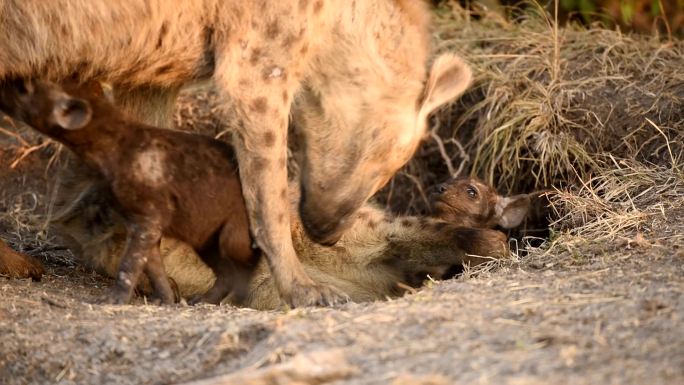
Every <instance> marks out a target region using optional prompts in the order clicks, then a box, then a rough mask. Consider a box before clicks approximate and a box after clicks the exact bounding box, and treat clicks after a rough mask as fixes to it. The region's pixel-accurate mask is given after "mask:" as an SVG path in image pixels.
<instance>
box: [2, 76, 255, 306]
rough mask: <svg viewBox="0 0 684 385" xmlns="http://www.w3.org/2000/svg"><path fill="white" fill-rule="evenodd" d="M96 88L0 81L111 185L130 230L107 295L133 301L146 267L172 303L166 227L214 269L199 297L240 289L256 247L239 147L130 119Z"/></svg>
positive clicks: (31, 117) (28, 118)
mask: <svg viewBox="0 0 684 385" xmlns="http://www.w3.org/2000/svg"><path fill="white" fill-rule="evenodd" d="M98 88H99V84H94V83H88V84H85V85H77V84H76V83H75V82H73V83H66V84H64V85H63V86H58V85H55V84H52V83H48V82H42V81H27V80H22V79H18V80H13V81H10V82H6V83H5V84H3V85H2V86H0V109H2V110H4V111H5V112H6V113H8V114H9V115H10V116H12V117H14V118H17V119H19V120H23V121H24V122H26V123H27V124H29V125H30V126H32V127H33V128H35V129H36V130H38V131H40V132H42V133H44V134H46V135H48V136H50V137H51V138H54V139H55V140H57V141H59V142H61V143H63V144H65V145H66V146H67V147H68V148H70V149H71V150H72V151H73V152H74V153H75V154H76V155H77V156H79V157H80V158H82V159H83V160H84V161H85V163H86V164H87V165H89V166H90V167H92V168H93V169H94V170H97V171H98V172H99V173H101V174H102V177H103V179H104V180H105V181H106V183H107V184H108V187H109V188H110V189H111V193H112V197H113V201H112V204H114V205H116V206H118V207H117V208H118V209H119V210H120V212H121V213H122V214H123V216H124V218H125V222H126V229H127V239H126V247H125V248H124V252H123V256H122V258H121V265H120V267H119V273H118V276H117V280H116V285H115V286H114V288H113V290H112V292H111V294H110V296H109V297H108V299H107V300H108V301H110V302H113V303H127V302H128V301H129V300H130V298H131V295H132V292H133V289H134V288H135V286H136V284H137V282H138V280H139V278H140V276H141V273H142V272H143V271H144V272H145V274H147V276H148V278H149V279H150V282H151V283H152V286H153V287H154V291H155V295H156V297H158V299H159V300H160V301H161V302H163V303H173V302H174V293H173V291H172V289H171V286H170V284H169V279H168V277H167V275H166V273H165V272H164V268H163V265H162V259H161V255H160V251H159V245H160V240H161V238H162V235H165V236H171V237H174V238H177V239H179V240H182V241H184V242H186V243H188V244H189V245H191V246H192V247H193V248H194V249H195V250H196V251H197V253H198V254H199V255H200V256H201V257H202V259H203V260H204V261H205V262H206V263H207V265H209V267H211V268H212V270H213V271H214V272H215V274H216V277H217V279H216V282H215V283H214V286H213V287H212V288H211V289H210V290H209V291H208V292H207V293H206V294H204V295H203V296H201V297H198V298H195V302H197V301H202V302H209V303H219V302H220V301H221V300H222V299H223V298H224V297H225V296H226V295H228V294H229V293H230V292H231V290H232V291H233V292H234V294H235V296H236V297H241V296H243V295H244V294H245V293H244V292H245V291H246V288H247V283H248V280H249V277H250V275H251V272H252V269H253V267H254V266H255V265H256V262H257V259H258V255H259V252H258V251H257V250H254V249H253V248H252V238H251V236H250V233H249V224H248V218H247V212H246V210H245V203H244V200H243V197H242V190H241V185H240V179H239V175H238V170H237V162H236V160H235V157H234V154H233V149H232V148H231V147H230V146H229V145H227V144H225V143H223V142H220V141H218V140H215V139H212V138H209V137H205V136H200V135H195V134H189V133H185V132H179V131H172V130H168V129H160V128H155V127H150V126H147V125H144V124H140V123H136V122H133V121H131V120H129V119H127V118H126V117H124V116H122V114H121V112H120V111H118V110H117V109H116V108H115V107H114V106H113V105H112V104H111V103H109V101H108V100H107V99H105V98H104V97H102V96H101V92H95V91H94V89H98Z"/></svg>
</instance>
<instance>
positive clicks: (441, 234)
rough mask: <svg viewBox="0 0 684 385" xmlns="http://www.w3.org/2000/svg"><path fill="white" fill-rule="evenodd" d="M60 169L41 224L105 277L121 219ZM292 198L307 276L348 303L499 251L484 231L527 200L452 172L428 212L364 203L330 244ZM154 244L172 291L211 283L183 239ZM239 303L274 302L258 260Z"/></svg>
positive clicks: (494, 237) (94, 189)
mask: <svg viewBox="0 0 684 385" xmlns="http://www.w3.org/2000/svg"><path fill="white" fill-rule="evenodd" d="M64 171H65V172H64V175H63V177H62V178H61V181H62V184H61V186H60V188H59V189H58V192H59V193H58V196H57V200H56V206H57V210H56V214H55V216H54V218H53V221H52V227H51V230H52V231H54V232H56V233H57V234H58V235H60V236H61V238H63V239H64V240H65V241H66V242H67V245H68V246H69V247H70V249H71V250H73V251H74V252H75V254H76V255H77V256H79V257H80V259H82V261H83V262H84V263H85V264H86V265H88V266H89V267H91V268H93V269H95V270H97V271H99V272H101V273H103V274H106V275H109V276H112V277H115V276H116V272H117V267H118V264H119V258H120V255H121V253H120V251H121V250H122V249H123V247H124V240H125V234H126V233H125V226H124V225H123V224H124V222H123V217H122V215H121V213H120V212H119V211H118V210H117V209H116V208H115V207H113V206H112V205H111V203H110V202H111V193H110V192H109V191H108V189H107V188H106V184H103V183H102V182H101V181H100V180H99V177H98V176H97V175H94V174H92V173H91V172H89V171H88V169H87V168H84V167H83V166H82V165H78V164H75V165H74V167H69V168H68V169H66V170H64ZM298 195H299V194H298V189H297V185H296V184H291V185H290V202H291V212H290V220H291V222H292V224H293V227H292V238H293V241H294V242H293V243H294V245H295V249H296V250H297V254H298V255H299V258H300V260H301V262H302V264H303V266H304V269H305V270H306V272H307V274H309V275H310V276H311V277H312V279H314V281H316V282H317V283H320V284H326V285H330V286H332V287H334V288H336V289H337V290H339V291H343V292H345V293H347V294H348V295H349V297H350V299H351V300H352V301H355V302H361V301H371V300H382V299H385V298H388V297H396V296H398V295H401V294H402V293H403V292H404V290H405V288H406V286H412V287H418V286H420V285H421V284H422V282H423V280H424V279H425V278H426V276H427V275H428V274H429V275H430V276H431V277H434V278H441V277H442V275H443V274H444V273H445V272H447V271H450V270H451V267H452V266H462V265H464V264H470V265H476V264H479V263H482V262H484V261H487V260H490V259H491V258H502V257H505V256H506V255H507V253H508V248H507V240H506V236H505V235H504V234H503V233H501V232H500V231H496V230H492V229H489V228H490V227H494V226H497V225H499V226H501V227H504V228H511V227H515V226H517V225H518V224H519V223H520V222H521V221H522V220H523V218H524V217H525V214H526V212H527V210H528V206H529V198H528V196H527V195H517V196H513V197H503V196H500V195H499V194H497V192H496V191H495V190H494V189H493V188H492V187H491V186H489V185H487V184H485V183H483V182H481V181H479V180H477V179H474V178H467V179H459V180H455V181H452V182H450V183H446V184H444V185H441V186H439V187H438V188H437V189H436V191H435V193H434V194H433V195H431V200H432V205H433V207H434V211H433V213H431V214H430V215H428V216H425V217H416V216H398V217H397V216H393V215H391V214H389V213H387V212H386V211H385V210H382V209H380V208H378V207H376V206H374V205H372V204H366V205H365V206H363V207H362V208H361V210H360V211H359V213H358V214H357V215H356V216H355V217H354V218H352V223H351V227H350V229H349V230H348V231H347V232H345V233H344V235H343V236H342V238H341V239H340V241H339V242H338V243H337V244H336V245H335V246H333V247H325V246H322V245H319V244H317V243H316V242H314V241H312V240H311V239H310V238H309V237H308V236H307V235H306V233H305V231H304V230H303V228H302V225H301V222H300V219H299V216H298V215H297V211H296V207H297V202H298V200H299V197H298ZM196 199H202V197H201V196H199V195H198V196H197V197H196ZM161 246H162V255H163V259H164V267H165V268H166V271H167V273H168V274H169V276H170V277H171V278H172V279H173V280H174V281H175V282H176V284H177V285H178V288H179V290H180V294H181V295H182V296H184V297H192V296H196V295H198V294H201V293H203V292H205V291H206V290H208V289H209V288H210V287H211V286H212V284H213V281H214V279H215V278H214V275H213V273H212V271H211V270H210V269H208V268H207V267H206V266H205V265H204V264H203V263H202V262H201V260H200V259H199V258H198V256H197V255H196V254H195V252H194V251H193V249H192V248H190V247H188V245H187V244H185V243H184V242H181V241H179V240H177V239H175V238H173V237H163V238H162V242H161ZM141 289H142V290H143V291H148V290H149V288H148V287H142V288H141ZM234 303H236V302H234ZM236 304H237V303H236ZM243 304H244V305H245V306H248V307H252V308H256V309H274V308H278V307H280V306H282V305H283V302H282V300H281V298H280V297H279V295H278V291H277V287H276V283H275V281H274V278H273V276H272V275H271V272H270V269H269V268H268V266H267V264H266V261H264V260H262V261H261V262H260V263H259V265H258V266H257V268H256V272H255V274H254V278H253V279H252V281H251V283H250V285H249V290H248V295H247V298H246V301H245V302H244V303H243Z"/></svg>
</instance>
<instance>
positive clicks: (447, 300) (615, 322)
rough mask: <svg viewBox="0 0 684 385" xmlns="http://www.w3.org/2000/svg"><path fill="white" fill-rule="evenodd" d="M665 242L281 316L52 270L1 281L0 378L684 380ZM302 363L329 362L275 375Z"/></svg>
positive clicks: (683, 342)
mask: <svg viewBox="0 0 684 385" xmlns="http://www.w3.org/2000/svg"><path fill="white" fill-rule="evenodd" d="M675 226H677V225H676V224H675ZM670 230H671V231H673V233H672V235H671V236H668V237H666V238H664V239H661V240H658V241H657V242H656V241H652V243H653V244H652V245H651V246H644V245H641V246H639V245H637V244H635V243H634V242H628V241H624V242H622V241H616V242H615V244H603V245H591V244H588V245H587V247H586V248H584V249H582V250H579V251H578V252H576V253H574V254H573V256H572V257H571V256H569V255H568V256H558V258H552V259H549V258H548V256H546V257H544V258H535V257H528V258H526V259H525V258H524V259H523V262H522V264H515V265H511V266H507V267H503V268H499V269H497V270H495V271H492V272H485V273H482V274H480V275H478V276H471V277H460V278H457V279H453V280H448V281H444V282H439V283H431V284H429V285H428V286H427V287H425V288H424V289H422V290H420V291H417V292H416V293H413V294H410V295H407V296H405V297H403V298H401V299H398V300H394V301H389V302H379V303H370V304H348V305H345V306H342V307H339V308H335V309H296V310H291V311H286V312H258V311H253V310H248V309H237V308H233V307H229V306H221V307H215V306H200V307H190V306H184V305H177V306H166V307H159V306H153V305H145V304H144V302H143V299H138V303H136V304H133V305H127V306H107V305H98V304H96V303H97V299H98V298H99V297H100V296H101V295H103V294H104V290H105V289H106V288H107V287H108V285H110V284H111V281H110V280H108V279H106V278H102V277H100V276H98V275H96V274H94V273H90V272H87V271H84V270H83V269H82V268H81V267H78V266H64V265H60V264H54V263H53V264H49V265H48V270H49V273H48V274H47V276H45V277H44V279H43V280H42V281H41V282H31V281H29V280H8V279H5V278H0V293H1V298H2V301H0V379H2V381H0V382H2V383H4V384H44V383H63V384H71V383H73V384H83V383H111V384H163V383H185V382H190V381H194V380H198V379H206V378H211V377H215V376H219V375H224V374H228V373H233V376H248V377H250V378H252V379H254V378H256V379H257V380H255V381H257V382H254V383H269V384H270V383H274V384H275V383H281V382H269V380H268V379H269V378H271V377H269V376H271V375H273V371H274V370H275V371H276V372H275V373H276V374H277V375H276V376H275V377H279V378H281V379H282V378H289V377H287V376H288V375H292V376H295V374H296V376H299V377H296V376H295V377H296V378H297V379H300V380H301V381H302V382H301V383H334V384H385V383H397V384H398V383H407V384H409V383H425V384H428V383H434V384H442V383H464V384H465V383H469V384H470V383H478V384H542V383H543V384H550V383H567V384H585V383H586V384H597V383H601V384H644V383H649V384H652V385H655V384H676V383H684V323H683V321H684V297H683V296H682V293H684V236H683V235H682V234H684V231H682V230H684V229H683V228H682V227H674V228H671V229H670ZM665 235H667V234H665ZM646 239H649V235H648V234H647V235H646ZM578 256H579V257H578ZM302 357H304V358H312V357H313V358H315V357H324V358H326V357H327V358H326V359H331V360H333V361H332V362H328V363H327V364H326V363H325V362H324V363H320V364H317V365H313V364H310V365H307V364H306V362H308V361H304V362H305V364H303V366H302V367H299V368H298V369H297V370H294V369H293V370H290V371H287V370H286V371H285V372H278V370H281V369H282V367H283V365H287V363H288V362H292V360H295V361H296V360H297V359H300V358H302ZM326 365H327V366H326ZM316 369H318V372H316ZM293 372H296V373H295V374H292V373H293ZM288 373H289V374H288ZM231 378H233V379H236V378H244V377H231ZM293 378H294V377H293ZM262 380H263V381H262ZM258 381H262V382H258ZM232 382H233V381H228V382H226V383H232ZM285 383H288V382H285Z"/></svg>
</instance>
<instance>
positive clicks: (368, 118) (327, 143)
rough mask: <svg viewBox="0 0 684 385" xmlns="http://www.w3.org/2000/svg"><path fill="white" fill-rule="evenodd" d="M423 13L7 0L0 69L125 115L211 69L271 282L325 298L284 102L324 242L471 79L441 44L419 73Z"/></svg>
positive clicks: (293, 4) (314, 225)
mask: <svg viewBox="0 0 684 385" xmlns="http://www.w3.org/2000/svg"><path fill="white" fill-rule="evenodd" d="M428 19H429V12H428V10H427V9H426V6H425V5H424V4H423V2H422V1H420V0H366V1H361V0H349V1H336V0H258V1H222V0H183V1H180V0H177V1H168V0H117V1H110V0H53V1H49V2H46V1H44V0H21V1H19V0H16V1H15V0H9V1H4V2H2V3H0V80H1V79H2V78H5V77H8V76H20V77H31V76H39V75H41V76H42V75H45V76H47V77H49V78H52V79H58V78H63V77H66V76H70V75H72V74H73V73H78V75H79V77H80V78H81V79H83V80H90V79H99V80H104V81H107V82H109V83H111V84H113V86H114V95H115V97H116V99H117V100H118V102H119V103H120V105H122V106H123V107H124V108H126V109H127V110H128V111H129V112H130V113H132V114H134V115H135V116H136V117H137V118H139V119H142V120H143V121H145V122H147V123H153V124H154V125H157V126H164V125H167V124H168V122H169V120H170V112H171V111H170V108H171V106H172V105H173V100H174V98H175V96H176V94H177V92H178V90H179V88H180V87H182V86H183V85H184V84H187V83H189V82H192V81H195V80H202V79H208V78H212V79H213V81H214V82H215V83H216V85H217V88H218V90H219V92H220V94H221V95H222V98H223V100H224V102H225V103H224V107H225V108H226V109H230V110H231V114H232V116H233V117H234V119H235V120H234V122H235V124H234V129H235V134H236V135H235V141H234V143H235V146H236V152H237V157H238V160H239V162H240V174H241V175H240V178H241V180H242V182H243V183H242V188H243V192H244V198H245V201H246V204H247V208H248V211H249V219H250V226H251V228H252V232H253V234H254V235H255V238H256V242H257V244H258V245H259V246H260V248H261V249H262V250H263V251H264V253H265V255H266V256H267V260H268V263H269V266H270V268H271V270H272V272H273V275H274V279H275V282H276V284H277V287H278V291H279V292H280V294H281V295H282V297H283V298H284V299H285V301H286V302H288V303H290V304H292V305H295V306H296V305H312V304H330V303H333V302H335V300H336V299H337V298H339V297H340V295H339V293H336V292H335V291H334V290H332V289H330V288H329V287H326V286H324V285H320V284H316V283H314V282H313V281H312V280H311V279H310V278H309V277H308V276H307V275H306V273H305V272H304V269H303V268H302V265H301V263H300V262H299V261H298V260H297V255H296V253H295V250H294V248H293V245H292V241H291V239H290V221H289V217H290V216H289V215H288V212H289V207H288V202H287V198H286V196H287V193H286V191H287V175H286V174H287V173H286V154H287V151H286V142H287V126H288V116H289V114H290V113H292V116H293V117H294V119H295V123H296V126H297V127H298V130H297V137H298V140H299V141H300V142H301V145H300V148H301V149H302V150H301V158H300V161H299V163H300V168H301V181H300V184H301V189H302V199H301V200H300V204H299V207H300V209H299V211H300V214H301V218H302V223H303V225H304V228H305V229H306V231H307V233H308V234H309V235H310V236H311V237H312V238H313V239H314V240H316V241H317V242H319V243H325V244H332V243H334V242H335V241H336V240H338V239H339V238H340V236H341V234H342V232H343V231H344V230H345V229H346V228H348V227H349V226H350V225H351V222H352V220H351V219H352V218H354V216H355V215H356V211H357V210H358V209H359V208H360V207H361V206H362V205H363V203H364V202H365V201H366V200H367V199H368V198H369V197H370V196H371V195H372V194H373V193H374V192H375V191H377V190H378V189H379V188H380V187H382V186H383V185H384V184H385V183H386V181H387V180H388V179H389V178H390V177H391V175H392V174H393V173H394V172H395V171H396V170H397V169H398V168H399V167H401V166H402V165H403V164H404V163H406V161H407V160H408V159H409V158H410V156H411V155H412V154H413V152H414V151H415V149H416V147H417V145H418V143H419V141H420V139H421V138H422V136H423V134H424V132H425V126H426V117H427V115H428V114H429V113H430V112H432V111H433V110H434V109H436V108H438V107H439V106H440V105H442V104H444V103H446V102H448V101H450V100H453V99H454V98H455V97H456V96H458V95H459V94H460V93H462V92H463V90H464V89H465V88H466V87H467V86H468V84H469V82H470V71H469V70H468V68H467V66H465V65H464V64H463V63H462V62H461V61H460V60H459V59H458V58H456V57H454V56H452V55H444V56H441V57H439V58H437V59H436V60H435V63H434V64H433V66H432V69H431V70H430V71H426V69H425V65H426V62H427V61H428V56H429V52H430V47H429V31H428V28H429V22H428ZM340 180H344V183H339V181H340Z"/></svg>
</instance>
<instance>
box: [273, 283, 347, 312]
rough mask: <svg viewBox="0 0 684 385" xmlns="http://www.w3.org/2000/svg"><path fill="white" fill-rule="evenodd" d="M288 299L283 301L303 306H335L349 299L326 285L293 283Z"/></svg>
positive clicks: (291, 304) (293, 305)
mask: <svg viewBox="0 0 684 385" xmlns="http://www.w3.org/2000/svg"><path fill="white" fill-rule="evenodd" d="M290 293H291V294H290V298H289V301H288V300H287V299H286V298H284V299H285V301H286V302H287V303H288V304H289V305H290V306H292V307H305V306H336V305H341V304H344V303H347V302H349V301H350V299H349V296H348V295H347V294H345V293H344V292H342V291H340V290H338V289H336V288H334V287H332V286H327V285H319V284H316V283H313V282H312V283H311V284H299V285H298V284H293V285H292V290H291V292H290Z"/></svg>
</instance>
